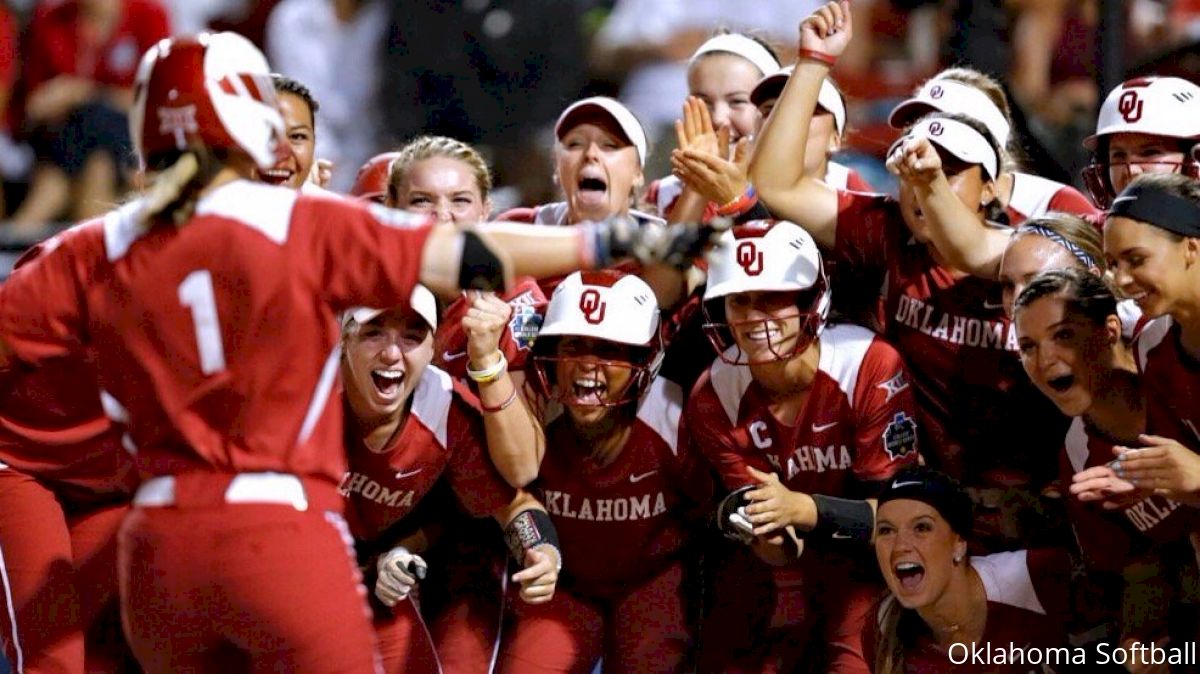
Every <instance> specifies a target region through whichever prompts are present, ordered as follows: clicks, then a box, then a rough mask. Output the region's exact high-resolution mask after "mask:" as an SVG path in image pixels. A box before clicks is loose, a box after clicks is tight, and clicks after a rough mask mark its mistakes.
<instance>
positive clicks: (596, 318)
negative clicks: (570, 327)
mask: <svg viewBox="0 0 1200 674" xmlns="http://www.w3.org/2000/svg"><path fill="white" fill-rule="evenodd" d="M607 309H608V302H605V301H604V300H602V299H600V291H599V290H595V289H591V288H589V289H588V290H585V291H583V294H582V295H580V296H579V310H580V311H582V312H583V319H584V320H585V321H587V322H588V323H591V324H592V325H597V324H599V323H600V322H601V321H603V320H604V314H605V312H606V311H607Z"/></svg>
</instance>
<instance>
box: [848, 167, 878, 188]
mask: <svg viewBox="0 0 1200 674" xmlns="http://www.w3.org/2000/svg"><path fill="white" fill-rule="evenodd" d="M846 189H847V190H849V191H851V192H878V190H876V189H875V187H874V186H873V185H871V183H869V182H867V179H866V178H864V177H862V174H860V173H859V172H858V171H855V170H854V169H850V170H849V172H848V173H847V174H846Z"/></svg>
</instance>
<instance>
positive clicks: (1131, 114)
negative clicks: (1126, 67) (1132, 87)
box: [1117, 91, 1144, 124]
mask: <svg viewBox="0 0 1200 674" xmlns="http://www.w3.org/2000/svg"><path fill="white" fill-rule="evenodd" d="M1143 105H1144V104H1143V102H1142V99H1141V98H1139V97H1138V92H1136V91H1126V92H1125V93H1123V94H1121V98H1120V99H1119V100H1118V101H1117V112H1119V113H1121V117H1124V118H1125V121H1126V122H1128V123H1129V124H1133V123H1134V122H1136V121H1138V120H1139V119H1141V118H1142V108H1143Z"/></svg>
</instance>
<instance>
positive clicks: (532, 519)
mask: <svg viewBox="0 0 1200 674" xmlns="http://www.w3.org/2000/svg"><path fill="white" fill-rule="evenodd" d="M504 541H505V542H506V543H507V544H508V552H509V553H510V554H511V555H512V556H513V559H515V560H517V563H518V564H524V563H525V551H526V550H528V549H530V548H534V547H537V546H539V545H552V546H554V549H555V550H556V551H558V568H559V570H560V571H561V570H562V547H560V546H559V544H558V530H557V529H555V528H554V522H553V521H552V520H551V519H550V515H548V514H546V512H545V511H544V510H537V509H536V508H530V509H529V510H522V511H521V512H520V513H518V514H517V516H516V517H514V518H512V520H511V521H510V522H509V523H508V526H506V527H504Z"/></svg>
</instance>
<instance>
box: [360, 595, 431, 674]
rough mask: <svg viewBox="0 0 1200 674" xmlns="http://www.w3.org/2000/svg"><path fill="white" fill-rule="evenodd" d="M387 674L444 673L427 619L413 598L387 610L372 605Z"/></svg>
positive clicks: (374, 625)
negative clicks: (423, 616)
mask: <svg viewBox="0 0 1200 674" xmlns="http://www.w3.org/2000/svg"><path fill="white" fill-rule="evenodd" d="M371 604H372V607H373V608H374V610H375V619H374V622H373V627H374V628H375V637H376V639H377V640H378V641H379V655H380V657H381V658H382V660H383V671H384V674H437V673H438V672H441V671H442V668H441V666H440V665H439V663H438V656H437V652H436V651H434V648H433V639H432V638H431V637H430V635H429V630H428V629H427V628H426V626H425V619H424V618H422V617H421V612H420V611H419V610H418V608H417V604H416V603H415V602H414V598H413V597H410V598H408V599H404V600H402V601H400V602H397V603H396V605H395V606H393V607H391V608H387V607H386V606H383V605H382V604H377V603H376V602H375V601H374V600H373V601H372V602H371Z"/></svg>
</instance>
